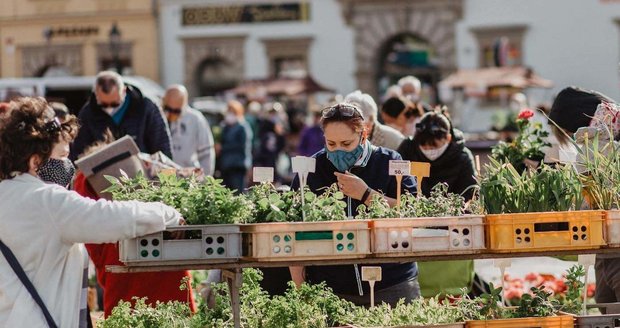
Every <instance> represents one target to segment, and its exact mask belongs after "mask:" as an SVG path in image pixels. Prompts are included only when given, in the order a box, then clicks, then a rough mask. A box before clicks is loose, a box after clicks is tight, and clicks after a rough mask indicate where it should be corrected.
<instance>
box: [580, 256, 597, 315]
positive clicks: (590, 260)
mask: <svg viewBox="0 0 620 328" xmlns="http://www.w3.org/2000/svg"><path fill="white" fill-rule="evenodd" d="M577 262H578V263H579V264H581V265H583V267H584V268H585V270H586V276H585V277H584V281H583V291H582V292H583V302H582V304H581V306H582V308H581V315H587V314H588V313H587V309H586V300H587V298H588V271H590V267H591V266H593V265H594V262H596V255H595V254H586V255H578V256H577Z"/></svg>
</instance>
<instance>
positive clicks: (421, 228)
mask: <svg viewBox="0 0 620 328" xmlns="http://www.w3.org/2000/svg"><path fill="white" fill-rule="evenodd" d="M370 226H371V231H372V237H373V238H372V252H373V253H374V254H375V255H376V256H379V257H389V256H402V255H407V254H411V253H419V252H437V251H446V252H450V253H451V254H454V253H455V252H462V253H477V252H479V251H480V250H482V249H484V248H485V247H484V246H485V245H484V218H483V217H482V216H474V215H467V216H459V217H456V216H453V217H437V218H406V219H379V220H374V221H372V222H371V223H370ZM429 228H431V229H429Z"/></svg>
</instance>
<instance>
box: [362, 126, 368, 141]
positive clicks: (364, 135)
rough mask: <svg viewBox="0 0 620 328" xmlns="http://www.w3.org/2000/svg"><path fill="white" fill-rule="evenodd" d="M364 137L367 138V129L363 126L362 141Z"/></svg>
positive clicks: (364, 139)
mask: <svg viewBox="0 0 620 328" xmlns="http://www.w3.org/2000/svg"><path fill="white" fill-rule="evenodd" d="M366 139H368V129H366V128H365V127H364V129H362V142H363V141H366Z"/></svg>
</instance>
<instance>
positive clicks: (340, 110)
mask: <svg viewBox="0 0 620 328" xmlns="http://www.w3.org/2000/svg"><path fill="white" fill-rule="evenodd" d="M336 114H340V115H341V116H343V117H354V116H357V117H363V115H362V112H361V111H360V110H359V108H357V107H355V106H352V105H347V104H337V105H334V106H332V107H328V108H325V109H323V112H322V113H321V116H322V117H323V118H331V117H333V116H334V115H336Z"/></svg>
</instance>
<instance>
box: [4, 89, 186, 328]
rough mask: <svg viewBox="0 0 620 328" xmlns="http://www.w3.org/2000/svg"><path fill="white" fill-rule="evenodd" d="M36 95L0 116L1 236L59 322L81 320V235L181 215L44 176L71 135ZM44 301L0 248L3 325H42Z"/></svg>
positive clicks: (143, 229)
mask: <svg viewBox="0 0 620 328" xmlns="http://www.w3.org/2000/svg"><path fill="white" fill-rule="evenodd" d="M76 130H77V125H76V124H75V121H74V120H69V121H67V122H66V123H60V122H59V121H58V120H57V119H56V118H55V116H54V111H53V110H52V108H51V107H49V105H48V104H47V102H46V101H45V100H43V99H41V98H21V99H19V100H17V101H14V102H12V103H11V104H10V109H9V113H8V115H5V117H4V118H2V119H1V122H0V180H1V182H0V208H1V209H2V210H0V241H2V242H3V243H4V244H5V245H6V246H8V248H9V249H10V250H11V251H12V252H13V254H14V255H15V257H16V259H17V261H18V262H19V264H20V265H21V267H22V268H23V270H24V272H25V273H26V276H27V277H28V279H29V280H30V281H31V282H32V284H33V285H34V287H35V289H36V290H37V292H38V294H39V295H40V297H41V299H42V301H43V303H44V304H45V306H46V307H47V309H48V310H49V312H50V314H51V316H52V318H53V320H54V322H55V324H56V325H57V326H58V327H80V328H81V327H86V315H85V314H86V313H85V311H84V310H83V309H85V303H86V295H85V293H84V290H83V282H84V280H85V279H86V278H85V277H84V274H85V270H84V269H85V267H86V265H87V261H88V255H87V253H86V250H85V248H84V245H83V244H82V243H85V242H90V243H103V242H114V241H118V240H121V239H127V238H132V237H136V236H139V235H144V234H149V233H153V232H157V231H161V230H163V229H165V227H166V225H175V224H178V223H179V220H180V219H181V217H180V214H179V213H178V212H177V211H176V210H174V209H173V208H171V207H168V206H166V205H164V204H161V203H140V202H110V201H106V200H99V201H94V200H90V199H87V198H84V197H81V196H80V195H78V194H77V193H75V192H73V191H68V190H66V189H65V188H63V187H61V186H59V185H55V184H49V183H45V182H44V181H42V180H41V179H40V178H39V172H38V171H39V169H40V168H41V167H44V166H45V164H46V163H48V159H49V157H50V154H51V152H52V149H53V148H54V146H55V145H56V144H57V143H59V142H60V141H61V140H70V139H72V138H73V136H74V135H75V132H76ZM46 326H48V324H47V322H46V319H45V318H44V315H43V312H42V310H41V308H40V307H39V306H38V305H37V303H36V302H35V301H34V299H33V298H32V296H31V295H30V293H29V292H28V291H27V289H26V288H25V286H24V285H23V284H22V282H21V281H20V280H19V279H18V277H17V275H16V274H15V273H14V271H13V269H12V268H11V266H10V265H9V263H8V261H7V259H6V257H5V256H3V255H2V254H0V327H46Z"/></svg>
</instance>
